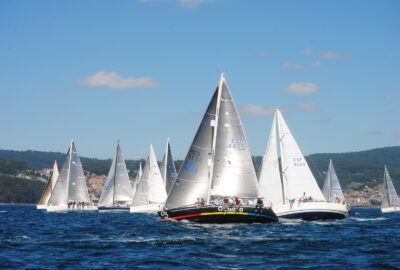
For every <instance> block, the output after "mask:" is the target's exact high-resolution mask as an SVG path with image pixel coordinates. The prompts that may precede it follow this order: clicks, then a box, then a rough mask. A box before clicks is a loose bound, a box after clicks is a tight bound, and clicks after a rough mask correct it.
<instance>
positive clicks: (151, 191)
mask: <svg viewBox="0 0 400 270" xmlns="http://www.w3.org/2000/svg"><path fill="white" fill-rule="evenodd" d="M166 198H167V193H166V191H165V186H164V183H163V179H162V177H161V173H160V168H159V167H158V163H157V158H156V155H155V153H154V149H153V145H150V153H149V157H148V158H147V161H146V164H145V165H144V169H143V174H142V176H141V178H140V181H139V183H138V184H137V187H136V192H135V195H134V197H133V201H132V205H133V206H140V205H148V204H160V203H164V202H165V199H166Z"/></svg>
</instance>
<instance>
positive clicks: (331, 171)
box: [322, 160, 345, 203]
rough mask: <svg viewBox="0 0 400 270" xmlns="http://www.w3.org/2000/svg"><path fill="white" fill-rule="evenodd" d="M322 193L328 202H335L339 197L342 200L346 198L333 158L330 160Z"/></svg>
mask: <svg viewBox="0 0 400 270" xmlns="http://www.w3.org/2000/svg"><path fill="white" fill-rule="evenodd" d="M322 193H323V194H324V197H325V199H326V200H327V201H328V202H333V203H334V202H336V199H337V198H339V199H340V201H344V200H345V198H344V195H343V192H342V188H341V187H340V183H339V179H338V177H337V175H336V172H335V168H334V167H333V163H332V160H330V161H329V167H328V172H327V173H326V177H325V182H324V186H323V188H322Z"/></svg>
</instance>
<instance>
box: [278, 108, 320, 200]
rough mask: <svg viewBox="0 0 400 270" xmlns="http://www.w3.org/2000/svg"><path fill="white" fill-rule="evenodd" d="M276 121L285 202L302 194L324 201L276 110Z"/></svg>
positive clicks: (300, 153)
mask: <svg viewBox="0 0 400 270" xmlns="http://www.w3.org/2000/svg"><path fill="white" fill-rule="evenodd" d="M277 121H278V134H279V138H280V139H279V144H280V150H281V162H282V178H283V181H284V187H285V196H286V198H285V201H287V200H290V199H299V198H301V197H302V196H303V193H304V192H305V193H306V196H307V197H308V196H312V197H313V198H314V200H320V201H325V197H324V195H323V194H322V192H321V189H320V188H319V186H318V184H317V181H316V180H315V178H314V175H313V174H312V173H311V170H310V167H309V166H308V164H307V161H306V159H305V158H304V156H303V154H302V152H301V150H300V148H299V146H298V144H297V143H296V140H295V139H294V137H293V135H292V133H291V132H290V130H289V128H288V126H287V124H286V121H285V119H284V118H283V116H282V114H281V112H280V110H279V109H278V110H277Z"/></svg>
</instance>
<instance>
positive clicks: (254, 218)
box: [158, 75, 278, 223]
mask: <svg viewBox="0 0 400 270" xmlns="http://www.w3.org/2000/svg"><path fill="white" fill-rule="evenodd" d="M228 197H238V198H240V199H242V200H243V205H238V207H236V206H232V205H229V203H222V201H226V200H228ZM258 197H259V188H258V183H257V177H256V173H255V171H254V166H253V163H252V160H251V155H250V151H249V147H248V145H247V141H246V138H245V135H244V131H243V126H242V123H241V121H240V118H239V115H238V113H237V110H236V107H235V105H234V103H233V99H232V96H231V93H230V91H229V88H228V85H227V83H226V80H225V78H224V77H223V75H221V79H220V81H219V83H218V86H217V89H216V90H215V92H214V95H213V97H212V99H211V101H210V104H209V105H208V108H207V110H206V113H205V114H204V117H203V120H202V121H201V124H200V126H199V128H198V130H197V133H196V135H195V137H194V139H193V142H192V144H191V146H190V149H189V151H188V154H187V156H186V158H185V160H184V163H183V165H182V168H181V169H180V171H179V174H178V177H177V179H176V181H175V182H174V185H173V186H172V189H171V191H170V193H169V194H168V199H167V201H166V204H165V209H164V210H163V211H160V212H159V213H158V214H159V216H160V217H161V220H163V221H167V220H189V221H193V222H198V223H251V222H276V221H278V218H277V217H276V215H275V214H274V213H273V211H272V210H271V209H270V208H266V207H262V206H261V204H260V206H259V207H258V208H256V207H255V206H251V203H252V202H253V201H254V200H256V199H257V198H258ZM201 198H202V199H203V200H204V205H202V203H196V201H197V199H199V200H200V202H201ZM195 203H196V204H195Z"/></svg>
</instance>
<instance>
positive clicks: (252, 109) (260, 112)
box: [240, 104, 275, 116]
mask: <svg viewBox="0 0 400 270" xmlns="http://www.w3.org/2000/svg"><path fill="white" fill-rule="evenodd" d="M240 112H241V113H243V115H247V116H269V115H273V114H274V113H275V108H273V107H263V106H258V105H253V104H250V105H246V106H244V107H241V108H240Z"/></svg>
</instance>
